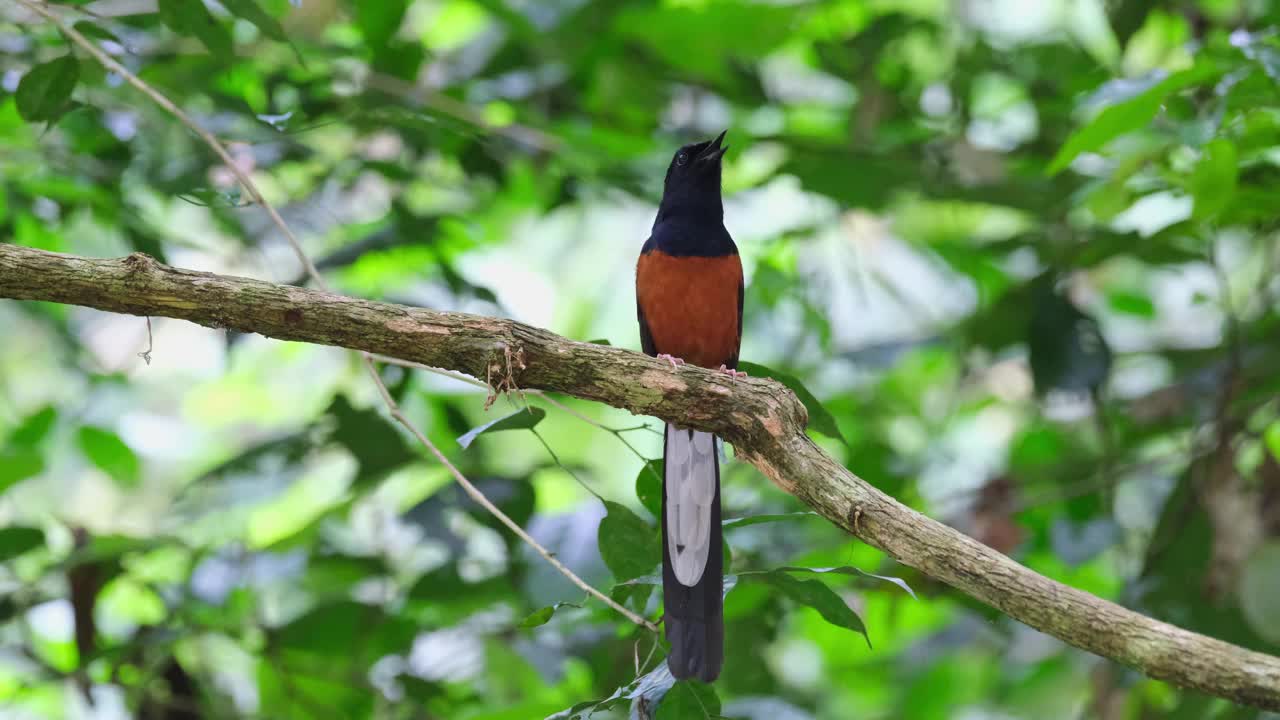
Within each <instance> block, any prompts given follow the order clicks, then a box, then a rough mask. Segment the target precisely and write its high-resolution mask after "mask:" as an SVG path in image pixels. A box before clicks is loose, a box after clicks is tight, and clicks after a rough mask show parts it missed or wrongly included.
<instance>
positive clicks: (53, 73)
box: [13, 55, 80, 122]
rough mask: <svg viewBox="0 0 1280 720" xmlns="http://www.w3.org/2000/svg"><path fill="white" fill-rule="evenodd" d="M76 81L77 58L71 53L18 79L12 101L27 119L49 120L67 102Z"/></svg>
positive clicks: (59, 113)
mask: <svg viewBox="0 0 1280 720" xmlns="http://www.w3.org/2000/svg"><path fill="white" fill-rule="evenodd" d="M79 80H80V61H78V60H76V58H75V56H73V55H63V56H62V57H60V58H58V59H56V60H50V61H49V62H46V63H41V64H39V65H37V66H35V67H33V68H31V69H30V70H28V71H27V74H26V75H23V76H22V79H21V80H19V81H18V89H17V90H16V91H14V93H13V96H14V101H15V102H16V103H17V106H18V114H19V115H21V116H22V119H23V120H26V121H27V122H52V121H54V120H57V119H58V118H59V117H61V116H62V114H63V113H64V112H66V111H67V109H68V108H69V107H70V105H71V91H73V90H75V88H76V83H77V82H78V81H79Z"/></svg>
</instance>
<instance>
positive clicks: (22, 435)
mask: <svg viewBox="0 0 1280 720" xmlns="http://www.w3.org/2000/svg"><path fill="white" fill-rule="evenodd" d="M57 419H58V411H57V410H55V409H54V408H53V407H52V406H45V407H43V408H41V409H40V410H37V411H36V412H34V413H32V414H30V415H28V416H27V417H26V418H25V419H23V421H22V424H21V425H19V426H18V427H16V428H14V430H13V432H12V433H10V434H9V444H10V445H13V446H16V447H20V448H34V447H37V446H38V445H40V443H42V442H43V441H44V439H45V438H46V437H47V436H48V435H49V431H50V430H52V429H53V424H54V422H55V421H57Z"/></svg>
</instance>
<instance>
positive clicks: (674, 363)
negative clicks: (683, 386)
mask: <svg viewBox="0 0 1280 720" xmlns="http://www.w3.org/2000/svg"><path fill="white" fill-rule="evenodd" d="M658 359H659V360H666V361H667V362H669V363H671V371H672V372H675V369H676V368H678V367H680V366H681V365H683V364H684V360H681V359H680V358H678V357H675V356H674V355H668V354H666V353H662V354H661V355H659V356H658Z"/></svg>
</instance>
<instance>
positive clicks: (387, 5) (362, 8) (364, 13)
mask: <svg viewBox="0 0 1280 720" xmlns="http://www.w3.org/2000/svg"><path fill="white" fill-rule="evenodd" d="M405 8H406V3H405V0H385V1H384V2H361V3H356V27H358V28H360V32H361V33H363V34H364V39H365V43H366V44H367V45H368V46H369V47H370V48H374V49H375V50H376V49H379V48H384V47H386V46H387V44H388V43H389V42H390V41H391V38H392V36H394V35H395V34H396V31H397V30H399V29H400V23H401V22H402V21H403V20H404V13H405Z"/></svg>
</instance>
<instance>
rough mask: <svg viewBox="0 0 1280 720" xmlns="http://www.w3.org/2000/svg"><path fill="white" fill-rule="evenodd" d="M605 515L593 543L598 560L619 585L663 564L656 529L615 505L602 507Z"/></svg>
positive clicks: (613, 503) (606, 504) (610, 504)
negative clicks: (597, 549) (598, 552)
mask: <svg viewBox="0 0 1280 720" xmlns="http://www.w3.org/2000/svg"><path fill="white" fill-rule="evenodd" d="M604 506H605V510H606V512H607V514H606V515H605V517H604V519H603V520H601V521H600V529H599V530H598V531H597V533H596V540H597V542H598V543H599V545H600V557H602V558H604V564H605V565H607V566H608V567H609V571H610V572H612V573H613V576H614V578H616V579H617V580H618V581H619V582H622V581H625V580H630V579H632V578H637V577H640V576H641V575H644V574H645V573H649V572H653V569H654V567H655V566H657V564H658V563H660V562H662V545H661V543H660V542H659V538H658V532H657V529H656V528H654V527H653V526H652V525H650V524H649V523H647V522H645V521H644V520H641V519H640V516H638V515H636V514H635V513H633V512H631V510H629V509H627V508H626V507H624V506H622V505H619V504H618V503H615V502H609V501H608V500H606V501H605V503H604Z"/></svg>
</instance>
